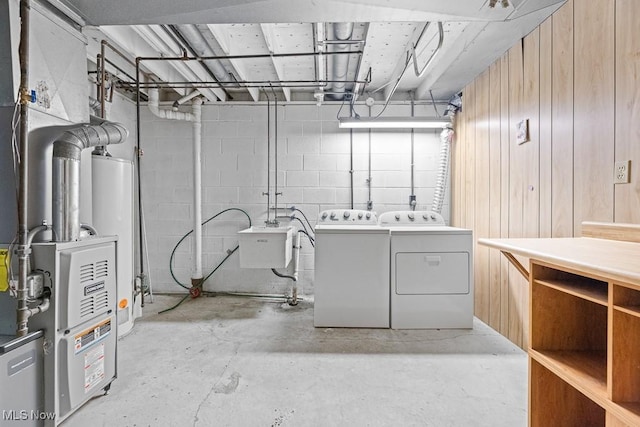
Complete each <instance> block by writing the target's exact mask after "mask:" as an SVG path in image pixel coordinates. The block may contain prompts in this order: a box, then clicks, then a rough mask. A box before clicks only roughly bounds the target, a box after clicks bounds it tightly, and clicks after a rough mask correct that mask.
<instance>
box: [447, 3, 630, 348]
mask: <svg viewBox="0 0 640 427" xmlns="http://www.w3.org/2000/svg"><path fill="white" fill-rule="evenodd" d="M638 22H640V1H638V0H590V1H586V0H569V1H568V2H567V3H566V4H565V5H564V6H563V7H562V8H560V9H559V10H558V11H557V12H556V13H555V14H554V15H553V16H551V17H550V18H549V19H548V20H546V21H545V22H544V23H543V24H542V25H540V27H538V28H537V29H536V30H534V31H533V32H531V33H530V34H529V35H527V36H526V37H525V38H523V39H522V40H521V41H520V42H518V43H517V44H516V45H514V46H513V47H512V48H511V49H510V50H509V51H508V52H507V53H505V54H504V56H503V57H502V58H500V59H499V60H498V61H496V62H495V63H494V64H493V65H491V67H489V68H488V69H487V70H486V71H485V72H484V73H482V74H481V75H479V76H478V77H477V78H476V79H475V80H474V81H472V82H471V83H470V84H469V85H468V86H466V87H465V89H464V91H463V110H462V112H461V113H460V114H459V115H458V117H457V118H456V140H455V143H454V146H453V160H452V161H453V166H452V187H453V191H452V217H451V218H452V223H453V225H456V226H460V227H467V228H472V229H473V230H474V236H475V238H476V239H477V238H480V237H494V238H498V237H567V236H579V235H580V232H581V230H580V224H581V223H582V221H614V220H615V221H617V222H629V223H640V27H638V24H637V23H638ZM523 119H528V120H529V135H530V141H529V142H527V143H525V144H522V145H518V144H517V143H516V123H518V122H519V121H520V120H523ZM616 160H631V163H632V166H631V181H632V182H631V183H630V184H617V185H614V184H613V169H614V162H615V161H616ZM475 251H476V252H475V254H476V255H475V314H476V316H478V317H479V318H480V319H481V320H483V321H484V322H486V323H488V324H489V325H490V326H491V327H493V328H494V329H496V330H497V331H499V332H500V333H502V334H503V335H505V336H507V337H508V338H509V339H510V340H512V341H513V342H514V343H516V344H518V345H521V346H523V347H526V345H527V342H528V327H527V322H526V319H527V317H528V283H527V282H526V280H525V279H524V278H523V277H522V275H520V274H519V273H518V272H517V271H516V270H515V269H514V268H513V267H511V266H510V265H509V263H508V262H507V261H506V260H505V259H504V257H502V256H501V255H500V254H499V252H498V251H496V250H492V249H488V248H485V247H482V246H476V248H475ZM521 261H522V262H523V263H524V265H528V260H521Z"/></svg>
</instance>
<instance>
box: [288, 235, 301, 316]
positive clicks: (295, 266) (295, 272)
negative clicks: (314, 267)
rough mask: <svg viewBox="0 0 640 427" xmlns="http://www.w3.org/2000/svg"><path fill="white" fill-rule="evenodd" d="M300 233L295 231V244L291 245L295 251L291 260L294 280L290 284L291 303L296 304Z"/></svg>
mask: <svg viewBox="0 0 640 427" xmlns="http://www.w3.org/2000/svg"><path fill="white" fill-rule="evenodd" d="M300 234H302V233H296V245H295V246H294V247H293V250H294V251H296V256H295V258H294V260H293V261H294V264H293V277H294V280H293V283H292V284H291V286H292V288H291V299H292V305H296V304H297V303H298V271H299V270H300V249H301V246H300V244H301V242H300Z"/></svg>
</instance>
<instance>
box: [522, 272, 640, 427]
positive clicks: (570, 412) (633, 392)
mask: <svg viewBox="0 0 640 427" xmlns="http://www.w3.org/2000/svg"><path fill="white" fill-rule="evenodd" d="M529 271H530V272H531V273H530V283H529V285H530V288H529V289H530V295H529V296H530V300H529V303H530V310H529V330H530V345H529V357H530V369H529V402H530V408H529V424H530V426H533V427H542V426H545V427H546V426H552V425H554V426H555V425H562V426H586V425H589V426H609V427H614V426H615V427H618V426H639V425H640V287H638V286H637V285H631V284H625V283H621V282H619V281H616V280H609V279H607V278H606V276H599V275H598V276H596V275H593V274H591V273H582V274H581V273H580V272H579V271H578V270H575V269H572V268H567V267H566V266H560V265H555V264H553V263H550V262H548V261H538V260H534V259H532V260H531V261H530V270H529Z"/></svg>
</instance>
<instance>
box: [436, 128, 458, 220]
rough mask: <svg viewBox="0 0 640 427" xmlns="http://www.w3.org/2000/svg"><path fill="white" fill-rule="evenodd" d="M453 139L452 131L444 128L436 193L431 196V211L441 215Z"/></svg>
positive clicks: (441, 135)
mask: <svg viewBox="0 0 640 427" xmlns="http://www.w3.org/2000/svg"><path fill="white" fill-rule="evenodd" d="M452 139H453V129H451V128H448V127H447V128H445V129H443V130H442V133H440V144H441V145H440V163H439V165H438V177H437V180H436V191H435V193H434V194H433V202H432V203H431V210H432V211H433V212H437V213H441V212H442V205H443V204H444V195H445V190H446V187H447V174H448V173H449V155H450V153H451V141H452Z"/></svg>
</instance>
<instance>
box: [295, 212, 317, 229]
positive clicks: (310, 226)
mask: <svg viewBox="0 0 640 427" xmlns="http://www.w3.org/2000/svg"><path fill="white" fill-rule="evenodd" d="M294 211H296V212H300V213H301V214H302V216H303V217H304V219H305V221H307V224H309V228H310V229H311V232H313V234H315V232H314V231H313V226H312V225H311V223H310V222H309V219H308V218H307V216H306V215H305V214H304V212H302V211H301V210H300V209H298V208H295V209H294Z"/></svg>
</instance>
